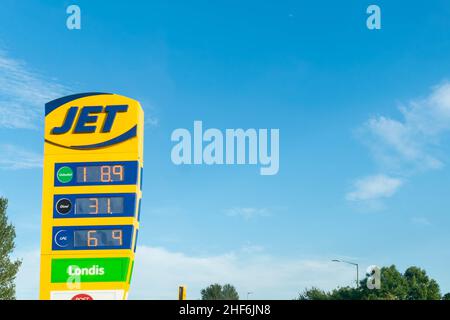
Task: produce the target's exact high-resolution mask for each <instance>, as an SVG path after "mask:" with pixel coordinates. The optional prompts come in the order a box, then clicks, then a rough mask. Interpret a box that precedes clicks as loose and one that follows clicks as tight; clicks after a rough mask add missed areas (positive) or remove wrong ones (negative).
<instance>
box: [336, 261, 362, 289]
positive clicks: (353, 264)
mask: <svg viewBox="0 0 450 320" xmlns="http://www.w3.org/2000/svg"><path fill="white" fill-rule="evenodd" d="M331 261H333V262H342V263H347V264H351V265H352V266H356V288H359V264H357V263H354V262H350V261H345V260H337V259H333V260H331Z"/></svg>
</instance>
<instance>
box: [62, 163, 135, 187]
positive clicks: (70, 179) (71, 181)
mask: <svg viewBox="0 0 450 320" xmlns="http://www.w3.org/2000/svg"><path fill="white" fill-rule="evenodd" d="M138 175H139V173H138V162H137V161H123V162H81V163H80V162H78V163H56V164H55V180H54V181H55V186H57V187H61V186H89V185H92V186H95V185H117V184H119V185H125V184H128V185H135V184H136V183H137V177H138Z"/></svg>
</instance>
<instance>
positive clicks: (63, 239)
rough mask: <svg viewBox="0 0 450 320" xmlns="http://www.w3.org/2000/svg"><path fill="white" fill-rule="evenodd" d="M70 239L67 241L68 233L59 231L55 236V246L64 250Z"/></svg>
mask: <svg viewBox="0 0 450 320" xmlns="http://www.w3.org/2000/svg"><path fill="white" fill-rule="evenodd" d="M69 242H70V239H69V232H68V231H67V230H59V231H58V232H57V233H56V234H55V244H56V245H57V246H58V247H60V248H64V247H67V246H68V245H69Z"/></svg>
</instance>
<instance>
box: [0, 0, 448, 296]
mask: <svg viewBox="0 0 450 320" xmlns="http://www.w3.org/2000/svg"><path fill="white" fill-rule="evenodd" d="M73 3H76V4H78V5H79V6H80V8H81V19H82V29H81V30H72V31H70V30H68V29H67V28H66V18H67V14H66V13H65V11H66V8H67V6H68V5H70V4H72V2H69V1H59V2H56V1H27V2H24V1H22V2H18V1H12V0H11V1H10V0H5V1H3V2H2V10H1V11H0V154H1V155H2V157H1V159H0V194H2V195H4V196H6V197H8V198H9V201H10V207H9V217H10V219H11V221H12V222H13V223H14V224H15V226H16V229H17V249H16V255H17V256H20V257H23V259H24V267H23V269H22V271H21V274H20V275H19V279H18V296H19V298H20V297H22V298H35V297H37V280H36V279H37V274H36V269H35V267H37V266H38V252H39V242H38V241H37V239H39V237H40V229H39V228H40V227H39V226H40V216H41V212H40V209H41V181H42V167H41V157H42V151H43V137H42V134H43V116H44V113H43V107H44V103H45V102H47V101H49V100H51V99H53V98H57V97H60V96H63V95H66V94H70V93H75V92H86V91H105V92H114V93H118V94H123V95H126V96H130V97H133V98H135V99H137V100H139V101H140V102H141V104H142V105H143V107H144V109H145V112H146V123H147V124H146V128H145V182H144V199H143V206H142V209H143V212H142V215H141V217H142V221H141V232H140V239H139V241H140V242H139V245H140V248H139V250H138V257H137V261H136V263H137V265H136V273H135V278H134V283H133V288H132V293H131V297H133V298H152V299H158V298H172V295H173V297H175V296H176V286H177V285H178V284H179V283H186V284H187V285H188V290H190V291H188V296H189V295H190V297H191V298H197V297H198V296H199V290H200V289H201V288H202V287H204V286H206V285H208V284H209V283H211V282H225V281H230V282H232V283H234V284H235V285H236V286H237V287H238V290H239V292H240V293H241V295H242V296H245V293H246V292H248V291H252V292H254V295H253V297H254V298H286V299H291V298H293V297H295V296H296V295H297V293H298V292H299V291H301V290H302V289H303V288H304V287H306V286H311V285H317V286H320V287H323V288H325V289H329V288H333V287H335V286H338V285H339V286H345V285H351V284H352V280H353V269H352V268H351V266H345V265H339V264H333V263H331V262H330V260H331V259H335V258H347V259H350V260H352V261H355V262H358V263H360V264H361V266H362V270H364V269H365V268H366V267H367V266H369V265H372V264H376V265H380V266H381V265H390V264H396V265H397V266H398V267H399V269H400V270H402V271H403V270H404V269H405V268H406V267H408V266H410V265H417V266H420V267H422V268H425V269H426V270H427V272H428V273H429V275H430V276H432V277H433V278H435V279H436V280H438V282H439V283H440V285H441V290H442V291H443V293H445V292H448V291H450V280H449V279H450V278H449V277H448V271H447V269H448V268H447V267H448V266H449V265H450V253H449V252H448V250H446V243H448V242H449V241H450V235H449V233H448V230H449V227H450V212H449V209H448V208H450V197H449V196H448V192H449V191H448V190H450V188H449V187H450V183H449V181H450V180H449V179H448V177H449V176H450V170H449V168H448V163H449V160H450V159H449V156H448V154H449V153H448V151H449V146H450V144H449V142H450V140H449V136H450V134H449V133H450V85H449V82H448V80H450V59H449V52H450V19H449V17H450V4H449V3H448V1H444V0H442V1H439V0H436V1H432V2H427V3H425V2H422V1H395V3H393V2H392V1H380V0H377V1H373V2H368V1H346V2H336V1H285V2H282V3H280V1H264V2H263V3H261V2H256V1H246V2H244V3H243V2H242V1H227V3H226V4H225V3H224V4H217V3H212V2H210V1H195V2H189V3H187V2H186V1H172V2H170V4H168V3H167V2H165V1H151V2H150V1H135V2H134V3H133V4H130V3H129V2H125V1H114V2H111V1H95V2H94V1H75V2H73ZM372 3H375V4H377V5H379V6H380V7H381V12H382V29H381V30H376V31H370V30H368V29H367V28H366V18H367V14H366V8H367V7H368V5H370V4H372ZM195 120H202V121H203V125H204V126H205V128H219V129H222V130H225V129H226V128H279V129H280V171H279V173H278V175H275V176H261V175H259V169H258V168H256V167H254V166H181V167H179V166H175V165H174V164H173V163H172V161H171V159H170V152H171V148H172V147H173V145H174V144H173V143H172V142H171V141H170V135H171V133H172V131H173V130H175V129H177V128H188V129H191V130H192V126H193V122H194V121H195ZM362 275H363V271H362V272H361V276H362Z"/></svg>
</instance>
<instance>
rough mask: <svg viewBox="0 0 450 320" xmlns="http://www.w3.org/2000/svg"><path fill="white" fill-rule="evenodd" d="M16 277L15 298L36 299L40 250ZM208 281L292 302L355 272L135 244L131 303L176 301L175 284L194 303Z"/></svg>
mask: <svg viewBox="0 0 450 320" xmlns="http://www.w3.org/2000/svg"><path fill="white" fill-rule="evenodd" d="M17 256H18V257H23V266H22V268H21V270H20V272H19V274H18V277H17V282H16V283H17V297H18V298H19V299H34V298H37V297H38V282H39V274H38V272H37V270H38V269H39V251H38V250H32V251H30V252H25V253H24V254H20V253H18V254H17ZM212 283H221V284H225V283H231V284H233V285H234V286H235V287H236V288H237V290H238V292H239V294H240V296H241V298H243V299H245V298H246V294H247V292H249V291H251V292H253V295H252V296H251V298H252V299H293V298H295V297H297V296H298V293H299V292H300V291H302V290H303V289H305V288H306V287H311V286H318V287H320V288H323V289H326V290H330V289H332V288H335V287H337V286H347V285H354V269H353V268H352V267H351V266H347V265H344V264H337V263H333V262H331V261H329V260H328V259H314V260H308V259H295V258H290V259H288V258H279V257H274V256H270V255H267V254H263V253H262V252H259V251H258V252H255V253H249V252H248V251H246V250H238V251H237V252H229V253H225V254H218V255H207V256H192V255H188V254H185V253H181V252H173V251H169V250H167V249H165V248H155V247H148V246H139V247H138V249H137V255H136V260H135V269H134V273H133V279H132V282H131V290H130V299H173V300H174V299H177V290H178V286H179V285H181V284H183V285H186V286H187V297H188V299H193V300H195V299H199V298H200V290H201V289H202V288H204V287H206V286H208V285H210V284H212Z"/></svg>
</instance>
